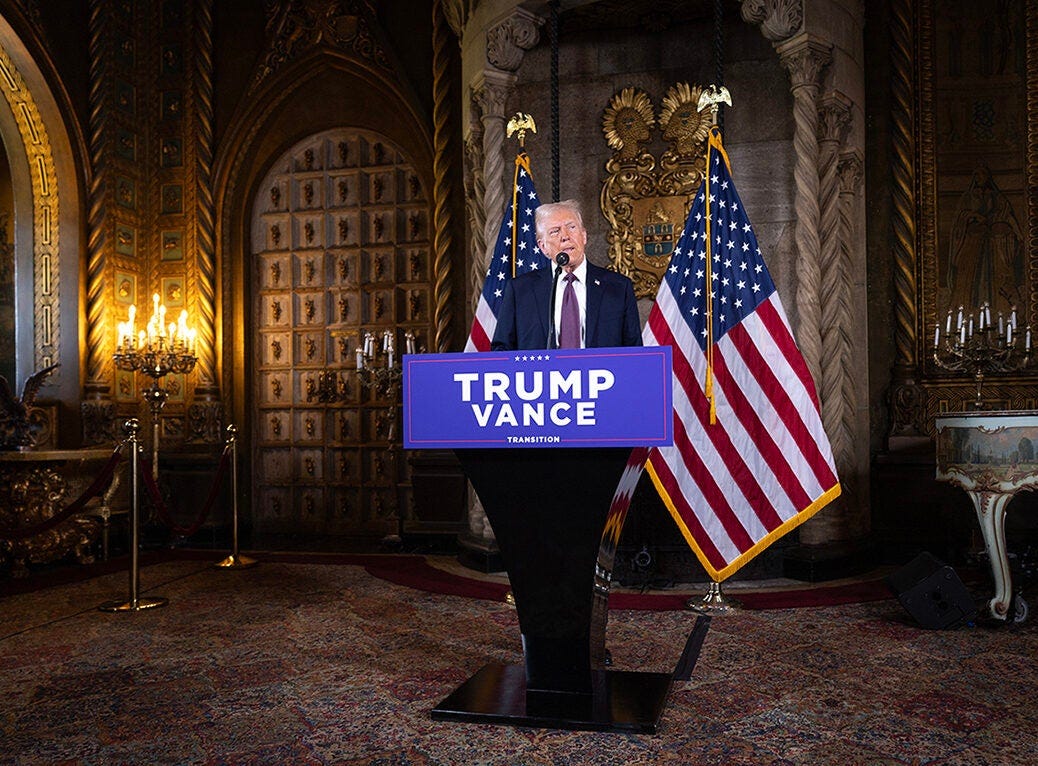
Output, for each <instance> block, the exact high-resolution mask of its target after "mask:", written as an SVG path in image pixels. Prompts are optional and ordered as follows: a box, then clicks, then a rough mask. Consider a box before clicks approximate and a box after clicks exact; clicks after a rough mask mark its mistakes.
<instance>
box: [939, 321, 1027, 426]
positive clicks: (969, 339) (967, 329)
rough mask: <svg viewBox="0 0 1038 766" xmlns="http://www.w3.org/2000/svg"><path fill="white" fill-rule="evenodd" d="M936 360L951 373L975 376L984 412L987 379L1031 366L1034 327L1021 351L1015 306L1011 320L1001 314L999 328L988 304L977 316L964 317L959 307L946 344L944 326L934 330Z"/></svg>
mask: <svg viewBox="0 0 1038 766" xmlns="http://www.w3.org/2000/svg"><path fill="white" fill-rule="evenodd" d="M933 360H934V362H935V363H936V364H937V366H938V367H940V368H942V369H945V370H948V371H950V372H970V373H972V374H973V381H974V383H976V386H977V398H976V400H975V401H974V402H973V406H974V407H975V408H976V409H978V410H980V409H983V407H984V400H983V398H982V397H981V387H982V386H983V384H984V376H985V375H988V374H991V373H1003V372H1017V371H1018V370H1022V369H1024V368H1025V367H1027V366H1029V365H1030V364H1031V361H1032V360H1031V327H1030V326H1029V325H1028V326H1025V327H1024V333H1023V343H1022V347H1021V342H1020V332H1019V329H1018V327H1017V321H1016V307H1015V306H1014V307H1013V309H1012V310H1011V312H1010V314H1009V317H1008V318H1007V317H1005V316H1004V315H1003V314H1002V313H1001V312H999V314H998V322H997V324H996V323H995V322H993V321H992V319H991V306H990V304H988V303H984V304H983V305H982V306H981V307H980V308H979V309H978V310H977V312H976V314H964V313H963V307H962V306H959V310H958V314H957V315H955V316H954V317H953V312H952V310H951V309H949V310H948V316H947V318H946V320H945V327H944V337H943V341H942V336H941V326H940V324H938V325H937V326H936V327H935V328H934V335H933Z"/></svg>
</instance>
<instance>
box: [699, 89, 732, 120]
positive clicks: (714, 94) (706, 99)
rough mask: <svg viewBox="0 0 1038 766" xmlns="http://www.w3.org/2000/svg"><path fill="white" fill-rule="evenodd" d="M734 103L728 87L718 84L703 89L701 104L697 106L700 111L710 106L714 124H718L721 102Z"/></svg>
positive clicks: (729, 104)
mask: <svg viewBox="0 0 1038 766" xmlns="http://www.w3.org/2000/svg"><path fill="white" fill-rule="evenodd" d="M722 103H724V104H728V106H731V105H732V94H731V93H729V92H728V88H726V87H724V86H723V85H722V86H720V87H718V86H717V85H709V86H707V87H706V88H704V89H703V92H702V93H701V94H699V104H698V106H697V107H696V108H697V109H698V110H699V111H700V112H701V111H703V110H704V109H706V108H707V107H710V117H711V119H712V120H713V123H714V125H716V124H717V110H718V108H720V106H721V104H722Z"/></svg>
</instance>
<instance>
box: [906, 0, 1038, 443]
mask: <svg viewBox="0 0 1038 766" xmlns="http://www.w3.org/2000/svg"><path fill="white" fill-rule="evenodd" d="M1024 13H1025V14H1026V16H1025V27H1026V41H1025V47H1026V65H1025V76H1024V78H1023V79H1024V83H1025V84H1024V88H1025V93H1024V94H1023V95H1024V101H1025V106H1024V119H1025V122H1026V125H1025V126H1024V128H1025V135H1026V137H1025V139H1024V140H1025V142H1026V144H1025V147H1024V151H1023V153H1022V156H1021V157H1020V165H1021V172H1022V173H1024V174H1025V178H1024V181H1023V184H1022V185H1023V186H1024V190H1025V192H1026V189H1028V188H1030V189H1033V188H1035V186H1036V185H1038V7H1035V5H1034V4H1033V3H1032V4H1027V5H1026V9H1025V10H1024ZM935 19H936V16H935V0H928V1H927V2H924V3H919V4H914V3H911V2H909V1H908V0H897V2H895V3H893V4H892V7H891V21H892V30H893V35H892V37H893V51H892V60H893V64H894V67H893V70H894V79H893V102H892V125H893V130H892V137H893V154H892V159H891V163H892V166H891V170H892V178H893V181H894V188H893V200H894V207H893V239H892V248H893V254H894V263H893V282H894V301H895V303H894V312H895V325H894V340H895V360H894V361H895V372H894V377H893V380H892V388H891V402H890V403H891V431H890V433H891V435H901V434H905V435H907V434H913V433H915V434H927V435H931V436H932V435H933V428H934V418H935V417H936V416H937V415H939V414H942V413H946V412H956V411H961V410H964V409H968V408H969V405H970V403H971V402H972V400H973V398H974V396H975V389H974V388H973V386H972V379H971V378H970V377H969V376H968V375H962V374H947V373H944V372H942V371H941V370H939V369H938V368H937V367H936V365H935V364H934V363H933V361H932V349H931V347H930V343H929V342H928V339H930V338H932V337H933V334H932V333H933V327H934V325H935V324H936V323H937V322H938V321H939V319H941V317H940V316H939V314H940V312H941V311H944V310H946V309H947V306H946V305H944V304H941V303H940V300H941V298H940V288H941V279H940V274H939V271H940V262H941V257H942V254H941V253H940V252H939V243H940V242H941V241H942V240H941V236H942V231H943V227H942V223H941V220H939V219H940V217H941V210H940V206H939V200H938V198H937V195H938V192H939V191H940V186H941V185H940V181H941V177H940V176H939V175H938V165H937V160H938V150H939V148H940V147H939V146H938V131H939V129H940V128H941V125H939V123H938V120H939V118H940V116H941V115H940V114H939V111H940V110H939V108H938V107H939V105H936V104H935V98H936V97H937V95H938V83H937V72H936V68H935V64H936V62H935V58H934V57H935V51H936V50H937V45H936V32H937V29H936V21H935ZM960 172H961V168H960ZM945 193H946V194H947V192H945ZM1025 204H1026V215H1027V220H1026V224H1025V225H1024V227H1023V228H1024V230H1025V233H1024V240H1025V241H1024V251H1025V257H1026V259H1027V260H1026V262H1025V273H1026V275H1027V276H1026V279H1027V283H1028V284H1027V295H1026V296H1025V302H1026V305H1025V306H1024V313H1025V314H1026V316H1027V317H1028V319H1027V321H1028V322H1029V323H1030V324H1031V325H1032V326H1035V325H1038V201H1036V200H1035V198H1034V195H1028V198H1027V201H1026V203H1025ZM944 218H945V219H946V218H947V216H944ZM945 226H947V222H946V221H945ZM945 247H947V245H945ZM967 308H969V307H967ZM984 400H985V406H986V407H990V408H992V409H1000V408H1001V409H1033V408H1035V406H1036V403H1038V384H1036V383H1035V382H1034V379H1033V376H1030V375H1027V374H1015V375H1006V376H998V377H995V378H993V379H990V380H987V381H985V385H984Z"/></svg>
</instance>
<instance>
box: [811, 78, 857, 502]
mask: <svg viewBox="0 0 1038 766" xmlns="http://www.w3.org/2000/svg"><path fill="white" fill-rule="evenodd" d="M850 121H851V107H850V101H849V100H848V99H847V98H846V97H845V96H843V95H842V94H840V93H834V94H832V95H830V96H829V97H827V98H826V99H825V101H824V103H823V104H822V108H821V110H820V113H819V126H818V127H819V131H818V141H819V173H818V175H819V200H820V205H819V209H820V214H821V217H820V221H819V226H820V240H821V280H822V281H821V285H822V290H821V296H820V297H823V298H824V302H822V304H821V328H820V336H821V343H822V347H823V348H824V349H825V354H823V357H822V360H821V373H822V374H821V378H820V379H819V380H818V388H819V399H820V402H821V406H822V422H823V423H824V424H825V431H826V433H827V434H828V435H829V440H830V443H831V444H832V448H833V454H834V456H835V458H836V466H837V470H838V471H839V474H840V477H841V480H842V482H843V484H844V486H843V491H844V493H845V494H853V487H851V486H849V485H848V484H847V482H848V477H849V476H850V472H849V471H847V470H845V469H846V468H848V467H849V466H850V464H851V463H852V462H853V453H854V444H853V439H854V434H853V430H852V428H853V424H852V423H851V422H850V420H849V418H848V417H847V414H848V412H850V411H851V410H852V409H853V407H854V400H853V397H852V398H848V397H847V396H845V393H846V392H845V387H844V381H845V379H846V378H848V377H849V376H851V375H853V371H852V370H851V368H850V361H851V358H850V357H851V343H850V338H849V336H850V326H851V322H852V321H853V320H854V318H853V309H852V306H851V290H850V285H849V284H848V274H849V267H848V263H847V257H848V253H847V249H846V246H845V245H844V243H843V241H842V239H841V237H840V179H839V177H838V175H837V164H838V162H839V153H840V149H841V145H842V143H843V141H844V138H845V137H846V135H847V130H848V128H849V126H850ZM841 469H844V470H841Z"/></svg>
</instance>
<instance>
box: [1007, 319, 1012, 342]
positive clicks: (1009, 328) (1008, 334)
mask: <svg viewBox="0 0 1038 766" xmlns="http://www.w3.org/2000/svg"><path fill="white" fill-rule="evenodd" d="M1006 345H1007V346H1012V345H1013V325H1012V324H1011V323H1010V324H1007V325H1006Z"/></svg>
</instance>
